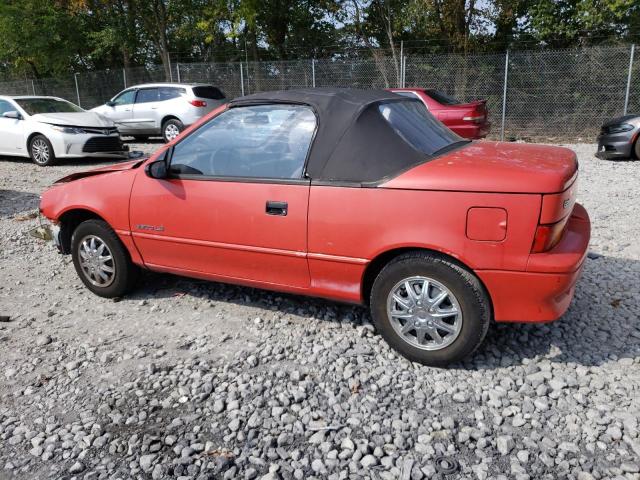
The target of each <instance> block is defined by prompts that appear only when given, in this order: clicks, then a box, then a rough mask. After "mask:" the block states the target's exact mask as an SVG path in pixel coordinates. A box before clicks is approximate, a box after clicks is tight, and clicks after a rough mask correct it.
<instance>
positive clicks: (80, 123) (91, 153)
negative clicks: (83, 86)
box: [0, 96, 128, 167]
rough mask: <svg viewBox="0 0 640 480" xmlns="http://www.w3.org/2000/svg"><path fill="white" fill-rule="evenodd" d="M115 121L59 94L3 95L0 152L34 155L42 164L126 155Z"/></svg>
mask: <svg viewBox="0 0 640 480" xmlns="http://www.w3.org/2000/svg"><path fill="white" fill-rule="evenodd" d="M127 152H128V148H127V147H125V146H124V145H123V144H122V140H121V139H120V135H119V134H118V130H117V128H116V126H115V125H114V123H113V121H112V120H109V119H108V118H105V117H103V116H101V115H99V114H97V113H95V112H87V111H85V110H83V109H82V108H80V107H78V106H77V105H74V104H73V103H71V102H67V101H66V100H63V99H62V98H57V97H36V96H21V97H7V96H0V155H12V156H18V157H31V159H32V160H33V161H34V162H35V163H36V164H37V165H40V166H43V167H44V166H49V165H53V164H54V163H55V161H56V159H58V158H84V157H107V158H126V157H127V156H128V153H127Z"/></svg>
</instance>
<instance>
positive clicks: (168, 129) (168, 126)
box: [162, 118, 184, 143]
mask: <svg viewBox="0 0 640 480" xmlns="http://www.w3.org/2000/svg"><path fill="white" fill-rule="evenodd" d="M175 129H177V131H178V133H181V132H182V131H183V130H184V125H183V123H182V122H181V121H180V120H178V119H176V118H170V119H169V120H166V121H165V122H164V123H163V124H162V138H163V139H164V141H165V142H167V143H168V142H170V141H171V140H173V139H174V138H175V136H173V135H174V134H175Z"/></svg>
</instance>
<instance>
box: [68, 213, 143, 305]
mask: <svg viewBox="0 0 640 480" xmlns="http://www.w3.org/2000/svg"><path fill="white" fill-rule="evenodd" d="M91 237H95V238H97V239H98V240H100V241H102V242H103V243H104V244H105V245H106V248H107V249H108V250H109V252H110V253H111V257H112V260H111V261H109V263H108V266H109V267H111V268H112V269H113V271H114V272H113V277H112V280H111V282H110V283H109V284H108V285H105V286H100V285H96V284H94V283H92V280H91V278H90V277H89V275H88V274H87V273H85V271H84V270H83V267H82V266H81V264H80V262H81V260H80V248H81V245H82V242H83V241H84V240H86V239H90V238H91ZM71 256H72V258H73V265H74V266H75V268H76V272H77V273H78V276H79V277H80V279H81V280H82V283H84V284H85V285H86V287H87V288H88V289H89V290H91V291H92V292H93V293H95V294H96V295H99V296H101V297H106V298H114V297H121V296H123V295H124V294H126V293H127V292H129V291H131V289H132V288H133V286H134V285H135V283H136V280H137V279H138V276H139V273H140V269H139V268H138V266H137V265H135V264H134V263H133V262H132V261H131V258H130V256H129V252H128V251H127V249H126V248H125V246H124V245H123V244H122V242H121V241H120V239H119V238H118V236H117V235H116V233H115V232H114V231H113V229H112V228H111V227H110V226H109V224H107V223H106V222H104V221H102V220H86V221H84V222H82V223H81V224H80V225H78V227H77V228H76V229H75V231H74V232H73V235H72V237H71Z"/></svg>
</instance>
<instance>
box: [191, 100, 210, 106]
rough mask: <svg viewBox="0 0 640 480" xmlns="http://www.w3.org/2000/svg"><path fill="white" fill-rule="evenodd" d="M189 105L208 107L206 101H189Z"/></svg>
mask: <svg viewBox="0 0 640 480" xmlns="http://www.w3.org/2000/svg"><path fill="white" fill-rule="evenodd" d="M189 103H190V104H191V105H193V106H194V107H206V106H207V102H205V101H204V100H189Z"/></svg>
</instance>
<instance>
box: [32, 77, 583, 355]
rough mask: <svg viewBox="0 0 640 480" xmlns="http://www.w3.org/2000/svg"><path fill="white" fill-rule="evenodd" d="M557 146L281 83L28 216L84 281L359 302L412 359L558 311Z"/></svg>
mask: <svg viewBox="0 0 640 480" xmlns="http://www.w3.org/2000/svg"><path fill="white" fill-rule="evenodd" d="M577 176H578V165H577V163H576V156H575V154H574V153H573V152H572V151H571V150H567V149H564V148H556V147H548V146H539V145H522V144H508V143H493V142H481V143H474V142H470V141H468V140H463V139H461V138H460V137H458V136H457V135H456V134H454V133H453V132H451V130H449V129H447V128H445V127H444V126H443V125H442V124H441V123H440V122H438V121H437V120H436V119H435V118H434V117H433V116H431V115H430V114H429V113H428V112H427V111H426V109H425V108H424V107H423V106H422V105H421V104H420V103H419V101H418V100H417V99H416V100H414V99H410V98H405V97H401V96H398V95H395V94H393V93H389V92H386V91H362V90H340V89H327V90H324V89H319V90H291V91H283V92H267V93H259V94H255V95H251V96H248V97H243V98H240V99H237V100H234V101H232V102H230V103H229V104H228V105H225V106H223V107H220V108H219V109H218V110H216V111H214V112H212V113H211V114H210V115H209V116H208V117H206V118H204V119H203V120H202V121H201V122H200V123H199V124H196V125H194V126H193V127H191V128H190V129H188V130H186V131H185V132H184V133H183V134H182V135H180V137H178V138H177V139H176V140H174V141H173V142H171V143H169V144H167V146H165V147H162V148H161V149H160V150H159V151H158V152H157V153H156V154H154V155H153V156H152V157H151V158H149V159H147V160H138V161H133V162H129V163H123V164H119V165H114V166H108V167H103V168H100V169H97V170H92V171H88V172H84V173H76V174H72V175H70V176H68V177H65V178H63V179H61V180H59V181H58V182H57V183H56V184H55V185H54V186H53V187H51V188H50V189H49V190H47V191H46V192H44V194H43V196H42V202H41V205H40V209H41V212H42V213H43V215H44V216H46V217H47V218H48V219H49V220H50V221H51V222H52V223H53V227H52V228H51V230H52V234H53V237H54V240H55V242H56V244H57V245H58V248H59V249H60V251H61V252H62V253H67V254H69V253H70V254H71V255H72V257H73V263H74V265H75V268H76V270H77V272H78V275H79V276H80V278H81V279H82V281H83V282H84V283H85V285H86V286H87V287H88V288H89V289H90V290H91V291H93V292H94V293H96V294H97V295H101V296H104V297H115V296H121V295H123V294H125V293H126V292H127V291H129V290H130V289H131V288H132V287H133V285H134V282H135V280H136V275H137V273H138V271H139V269H140V268H146V269H149V270H154V271H157V272H169V273H173V274H178V275H185V276H189V277H196V278H201V279H211V280H216V281H223V282H230V283H237V284H241V285H249V286H254V287H260V288H266V289H272V290H278V291H283V292H290V293H297V294H304V295H311V296H318V297H325V298H330V299H334V300H339V301H345V302H353V303H361V304H365V305H367V306H369V307H370V309H371V314H372V317H373V320H374V322H375V325H376V326H377V329H378V331H379V332H380V333H381V334H382V335H383V336H384V338H385V339H386V340H387V341H388V343H389V344H390V345H391V346H393V347H394V348H395V349H397V350H398V351H399V352H401V353H402V354H403V355H405V356H406V357H407V358H409V359H411V360H413V361H417V362H422V363H424V364H429V365H445V364H448V363H450V362H453V361H457V360H460V359H462V358H464V357H466V356H468V355H469V354H471V353H472V352H473V351H474V350H475V349H476V348H477V347H478V346H479V345H480V344H481V342H482V340H483V338H484V336H485V333H486V332H487V329H488V327H489V324H490V322H491V321H492V320H495V321H498V322H509V321H520V322H547V321H551V320H554V319H556V318H558V317H559V316H560V315H562V314H563V313H564V311H565V310H566V309H567V308H568V306H569V303H570V301H571V298H572V296H573V292H574V287H575V284H576V281H577V279H578V277H579V275H580V271H581V267H582V264H583V260H584V258H585V253H586V251H587V244H588V242H589V232H590V224H589V217H588V216H587V212H586V211H585V209H584V208H583V207H581V206H580V205H579V204H577V203H575V198H576V185H577V183H576V178H577Z"/></svg>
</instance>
